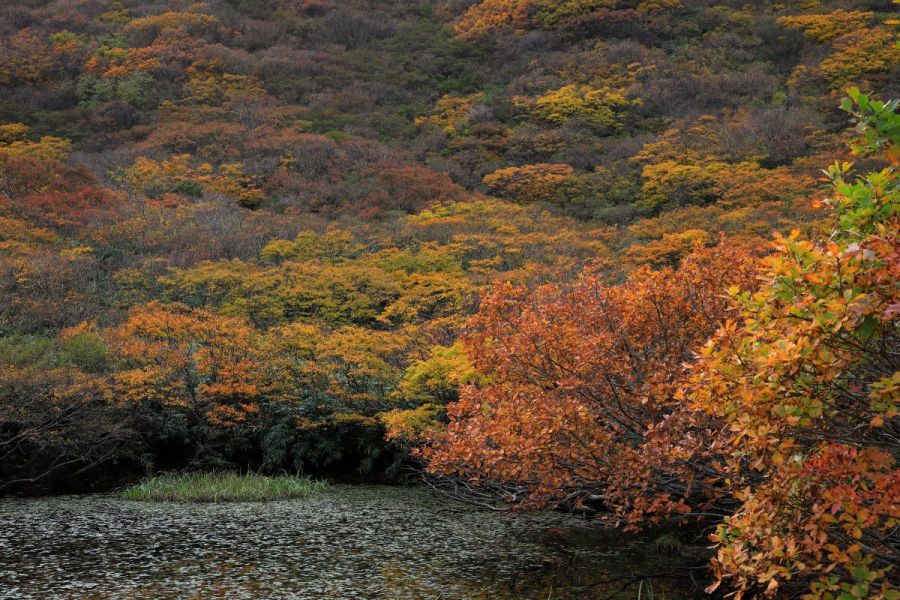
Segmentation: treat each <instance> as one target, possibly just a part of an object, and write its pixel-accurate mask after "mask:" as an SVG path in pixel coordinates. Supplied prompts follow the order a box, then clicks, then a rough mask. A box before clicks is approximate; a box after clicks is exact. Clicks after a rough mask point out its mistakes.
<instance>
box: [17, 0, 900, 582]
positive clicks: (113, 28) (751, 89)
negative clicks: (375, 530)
mask: <svg viewBox="0 0 900 600" xmlns="http://www.w3.org/2000/svg"><path fill="white" fill-rule="evenodd" d="M896 8H897V6H896V5H895V4H893V3H892V2H890V1H889V0H835V1H831V0H807V1H803V2H771V1H768V0H756V1H754V2H736V1H727V0H718V1H717V0H699V1H689V0H559V1H550V0H483V1H477V0H395V1H390V2H388V1H377V0H369V1H366V0H341V1H337V0H209V1H207V2H189V1H187V0H184V1H182V0H147V1H138V0H121V1H118V2H113V1H109V0H23V1H21V2H6V3H3V5H2V6H0V493H26V492H27V493H32V492H46V491H60V490H73V489H79V490H80V489H94V488H96V489H104V488H106V487H109V486H111V485H116V484H118V483H121V482H122V481H127V480H130V479H134V478H136V477H140V476H141V475H143V474H146V473H153V472H157V471H161V470H182V469H186V470H220V469H230V470H242V471H246V470H254V471H265V472H272V473H276V472H282V471H288V472H298V471H302V472H306V473H313V474H321V475H323V476H329V477H333V478H349V479H358V478H377V479H382V480H384V479H396V478H398V477H400V476H401V474H402V473H403V472H404V466H406V467H409V466H412V467H414V468H416V469H419V468H422V469H424V470H425V471H427V473H428V474H427V475H426V477H428V478H429V480H430V481H432V483H435V482H437V484H439V485H443V483H442V482H453V483H452V484H451V483H447V485H455V486H466V488H467V489H468V490H469V491H470V492H471V493H476V494H478V497H479V498H480V499H482V500H484V499H486V498H487V499H490V501H496V502H500V503H505V504H507V505H514V506H516V507H517V508H565V509H567V510H575V511H584V512H586V513H589V514H591V515H593V516H595V517H596V518H598V519H605V520H607V521H608V522H609V523H610V524H615V525H618V526H622V527H626V528H629V529H639V528H647V527H655V526H659V525H667V526H668V525H673V524H683V523H692V524H694V525H696V524H697V523H698V522H699V523H700V524H701V526H703V525H707V526H709V527H711V528H715V527H718V528H717V529H715V533H714V534H713V543H714V544H715V550H714V553H715V558H714V559H713V562H712V570H711V575H710V577H709V579H710V581H714V583H712V585H711V586H710V591H713V590H716V589H717V588H718V591H717V592H716V593H722V592H728V591H737V593H738V597H740V596H741V595H743V596H744V597H754V596H757V597H776V596H779V595H784V596H798V597H799V596H801V595H804V594H806V595H808V596H809V597H814V598H884V599H896V598H900V596H898V594H897V592H896V589H895V588H896V584H897V582H898V577H900V553H898V543H900V538H898V526H900V514H898V507H897V498H898V496H900V473H898V470H897V467H896V460H897V459H898V458H900V454H898V452H900V421H898V413H897V399H898V394H900V371H898V362H900V349H898V336H897V331H896V325H897V319H898V315H900V308H898V307H900V297H898V284H897V281H898V274H900V260H898V249H897V222H898V214H897V209H898V192H897V187H896V168H897V165H898V161H900V146H898V143H900V141H898V140H900V124H898V119H900V117H898V114H897V103H895V102H890V101H889V99H890V98H900V45H898V42H897V27H898V24H900V19H898V16H897V13H896ZM848 94H849V96H850V97H849V98H846V97H845V96H847V95H848ZM829 165H831V166H829ZM823 170H824V171H823ZM457 489H459V488H458V487H457Z"/></svg>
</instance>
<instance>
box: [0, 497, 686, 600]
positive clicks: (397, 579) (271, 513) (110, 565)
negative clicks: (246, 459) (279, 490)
mask: <svg viewBox="0 0 900 600" xmlns="http://www.w3.org/2000/svg"><path fill="white" fill-rule="evenodd" d="M664 562H665V559H664V558H663V557H660V556H659V555H658V554H657V553H654V552H651V551H649V550H648V545H647V544H646V543H645V542H644V543H642V542H638V541H633V540H629V539H626V538H623V537H622V536H621V535H619V534H615V533H609V532H604V531H601V530H598V528H597V527H596V526H591V525H590V524H589V523H587V522H585V521H582V520H579V519H575V518H572V517H569V516H565V515H559V514H542V515H513V516H509V515H500V514H496V513H494V512H491V511H486V510H481V509H478V508H473V507H470V506H468V505H463V504H459V503H456V502H453V501H450V500H447V499H445V498H443V497H440V496H437V495H435V494H433V493H431V492H429V491H427V490H424V489H403V488H391V487H381V486H335V487H334V488H332V489H331V490H330V491H329V492H326V493H324V494H321V495H319V496H316V497H313V498H310V499H307V500H302V501H288V502H272V503H246V504H218V505H202V504H162V503H159V504H157V503H137V502H125V501H122V500H118V499H116V498H112V497H109V496H67V497H58V498H39V499H2V500H0V598H73V599H74V598H78V599H81V598H98V599H100V598H229V599H231V598H254V599H256V598H298V599H307V598H308V599H343V598H373V599H376V598H377V599H381V598H383V599H397V600H400V599H419V598H422V599H438V598H440V599H442V600H451V599H465V598H470V599H478V600H481V599H492V600H493V599H498V600H505V599H526V598H534V599H540V600H546V599H547V598H551V599H557V600H559V599H563V598H579V599H586V598H604V599H605V598H612V599H615V598H628V599H630V600H634V599H636V598H637V597H638V587H639V584H637V583H634V584H632V585H630V586H628V587H626V588H625V589H624V590H623V589H622V588H623V584H624V583H626V582H627V581H628V579H624V580H623V579H619V580H618V581H616V582H614V583H604V581H606V580H609V579H613V578H621V577H623V576H625V575H630V574H635V573H659V572H660V569H661V568H670V567H671V565H665V564H664ZM652 585H653V595H652V596H650V595H649V594H648V591H649V586H648V583H647V582H645V583H644V584H643V588H642V590H641V594H642V597H643V598H651V597H652V598H654V599H656V600H660V599H662V598H670V599H674V598H689V597H692V596H694V595H695V594H694V593H693V592H687V591H679V588H680V587H683V586H684V581H683V580H682V581H681V583H677V582H669V583H668V584H666V582H665V581H664V580H660V579H653V580H652Z"/></svg>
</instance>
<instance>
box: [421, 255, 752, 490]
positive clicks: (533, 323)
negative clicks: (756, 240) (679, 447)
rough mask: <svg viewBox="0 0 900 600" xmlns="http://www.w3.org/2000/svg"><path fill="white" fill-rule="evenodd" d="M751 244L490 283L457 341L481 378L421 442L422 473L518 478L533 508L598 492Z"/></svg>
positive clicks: (708, 325) (718, 312) (667, 388)
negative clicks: (673, 262) (566, 281)
mask: <svg viewBox="0 0 900 600" xmlns="http://www.w3.org/2000/svg"><path fill="white" fill-rule="evenodd" d="M754 272H755V271H754V262H753V260H752V258H751V256H750V255H748V254H747V253H746V252H741V251H738V250H734V249H729V248H728V247H726V246H725V245H718V246H716V247H714V248H711V249H702V248H698V249H696V250H695V251H694V252H693V253H692V254H690V255H689V256H688V257H687V258H685V260H684V262H683V263H682V265H681V266H680V267H679V268H678V269H673V268H665V269H661V270H658V271H654V270H651V269H650V268H647V267H644V268H642V269H639V270H637V271H635V272H634V273H633V274H632V275H631V276H630V277H629V278H628V279H627V281H626V282H624V283H623V284H620V285H610V284H608V283H606V282H604V280H603V277H601V276H600V275H598V274H596V273H592V272H590V271H588V272H586V273H585V274H583V275H582V277H581V278H580V279H579V280H578V281H577V282H576V283H574V284H572V285H562V286H561V285H546V286H542V287H539V288H537V289H536V290H534V291H528V290H526V289H523V288H514V287H512V286H510V285H508V284H507V285H501V286H498V287H496V288H495V289H494V290H493V291H492V292H491V293H490V294H488V295H486V296H485V297H484V298H483V299H482V304H481V311H480V313H479V314H478V315H477V316H476V317H475V318H474V320H473V321H472V323H471V331H470V332H469V333H468V334H467V335H466V336H465V337H464V339H463V341H464V344H465V346H466V348H467V349H468V352H469V354H470V358H471V359H472V361H473V363H474V364H475V367H476V369H478V371H479V373H480V374H481V376H482V377H483V378H484V380H485V381H487V382H488V383H487V384H485V385H481V386H468V387H464V388H463V390H462V394H461V398H460V401H459V402H458V403H456V404H453V405H451V406H450V407H449V408H448V414H449V416H450V423H449V425H448V426H447V428H446V430H444V431H441V432H439V433H436V434H435V435H434V437H433V439H432V440H431V443H430V444H429V445H427V446H426V447H425V448H424V456H425V458H426V459H427V460H428V461H429V469H430V470H431V471H433V472H441V473H453V474H456V475H459V476H462V477H466V478H470V479H472V480H473V481H474V482H476V483H491V484H497V483H499V484H510V485H512V486H514V487H516V486H520V487H521V488H522V490H521V491H522V492H523V493H524V495H525V496H524V500H525V501H526V503H527V504H528V505H531V506H536V507H541V506H547V505H556V504H559V503H565V502H570V503H574V504H579V503H581V502H582V501H583V500H584V499H585V498H591V497H594V496H601V495H603V494H606V493H607V488H608V486H609V485H610V483H611V482H612V481H613V480H614V479H617V478H618V474H619V473H621V472H622V471H623V469H624V470H625V471H626V472H633V473H637V470H635V469H634V468H633V466H631V465H632V464H634V463H633V461H634V460H636V457H635V452H634V448H635V444H636V443H638V442H640V440H641V439H642V437H643V436H644V435H645V433H646V431H647V428H648V426H649V425H650V424H651V423H653V422H656V421H658V420H660V419H662V417H663V416H664V415H665V414H666V413H667V412H669V410H670V408H671V398H672V396H673V394H674V393H675V391H676V389H677V386H678V382H679V374H680V372H681V365H682V363H683V362H684V361H685V360H687V359H689V358H690V356H691V354H692V353H693V352H694V351H696V350H697V349H698V348H699V346H700V344H702V342H703V341H704V340H705V339H706V338H707V337H708V336H709V335H710V334H711V333H712V332H713V331H715V329H716V327H717V326H718V324H719V323H720V321H721V320H722V319H723V318H724V317H725V316H726V314H727V312H728V303H727V302H726V300H725V299H724V298H723V297H722V294H721V290H722V289H723V288H724V287H727V286H729V285H737V286H739V287H741V288H745V287H747V286H749V285H750V283H751V282H752V281H753V275H754Z"/></svg>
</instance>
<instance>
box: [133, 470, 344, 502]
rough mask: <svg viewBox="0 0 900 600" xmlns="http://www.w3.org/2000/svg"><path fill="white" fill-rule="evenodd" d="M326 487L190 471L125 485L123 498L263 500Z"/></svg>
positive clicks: (309, 482) (293, 479) (284, 477)
mask: <svg viewBox="0 0 900 600" xmlns="http://www.w3.org/2000/svg"><path fill="white" fill-rule="evenodd" d="M326 489H328V484H327V483H325V482H324V481H316V480H313V479H309V478H308V477H291V476H287V475H282V476H278V477H266V476H265V475H256V474H248V475H239V474H236V473H189V474H184V475H160V476H158V477H153V478H152V479H148V480H146V481H143V482H141V483H138V484H137V485H133V486H131V487H129V488H126V489H125V490H124V491H123V492H122V499H123V500H137V501H143V502H264V501H267V500H290V499H295V498H306V497H307V496H310V495H312V494H316V493H319V492H323V491H325V490H326Z"/></svg>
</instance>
